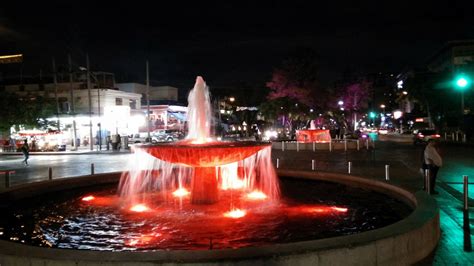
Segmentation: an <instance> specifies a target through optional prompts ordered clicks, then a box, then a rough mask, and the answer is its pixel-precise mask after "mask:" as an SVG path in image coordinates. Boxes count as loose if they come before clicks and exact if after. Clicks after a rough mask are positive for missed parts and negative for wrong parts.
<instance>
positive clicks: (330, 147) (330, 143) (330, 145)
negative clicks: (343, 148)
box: [329, 140, 332, 151]
mask: <svg viewBox="0 0 474 266" xmlns="http://www.w3.org/2000/svg"><path fill="white" fill-rule="evenodd" d="M329 151H332V140H330V141H329Z"/></svg>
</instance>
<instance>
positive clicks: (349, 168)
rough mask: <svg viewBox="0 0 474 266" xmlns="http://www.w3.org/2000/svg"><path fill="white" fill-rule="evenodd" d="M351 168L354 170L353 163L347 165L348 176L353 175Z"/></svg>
mask: <svg viewBox="0 0 474 266" xmlns="http://www.w3.org/2000/svg"><path fill="white" fill-rule="evenodd" d="M351 168H352V162H348V163H347V173H348V174H351V170H352V169H351Z"/></svg>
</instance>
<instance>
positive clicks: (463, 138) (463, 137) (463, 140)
mask: <svg viewBox="0 0 474 266" xmlns="http://www.w3.org/2000/svg"><path fill="white" fill-rule="evenodd" d="M466 140H467V139H466V134H463V136H462V142H464V143H466Z"/></svg>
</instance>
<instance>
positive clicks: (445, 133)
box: [444, 132, 448, 140]
mask: <svg viewBox="0 0 474 266" xmlns="http://www.w3.org/2000/svg"><path fill="white" fill-rule="evenodd" d="M444 140H448V133H447V132H444Z"/></svg>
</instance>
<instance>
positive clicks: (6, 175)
mask: <svg viewBox="0 0 474 266" xmlns="http://www.w3.org/2000/svg"><path fill="white" fill-rule="evenodd" d="M9 187H10V171H8V170H7V171H5V188H9Z"/></svg>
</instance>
